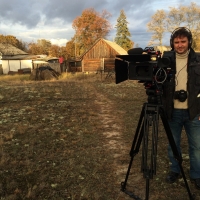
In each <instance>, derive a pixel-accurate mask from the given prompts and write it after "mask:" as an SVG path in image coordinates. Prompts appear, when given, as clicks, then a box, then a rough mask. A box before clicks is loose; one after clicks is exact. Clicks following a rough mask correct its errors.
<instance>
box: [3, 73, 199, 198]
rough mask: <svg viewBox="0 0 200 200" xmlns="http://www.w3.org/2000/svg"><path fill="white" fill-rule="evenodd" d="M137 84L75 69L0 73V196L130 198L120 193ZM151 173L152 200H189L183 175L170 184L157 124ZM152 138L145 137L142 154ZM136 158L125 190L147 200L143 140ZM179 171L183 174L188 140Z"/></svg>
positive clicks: (139, 96) (135, 116)
mask: <svg viewBox="0 0 200 200" xmlns="http://www.w3.org/2000/svg"><path fill="white" fill-rule="evenodd" d="M146 99H147V96H146V94H145V89H144V87H143V85H142V84H139V83H137V82H135V81H126V82H123V83H120V84H115V82H114V79H112V77H110V78H109V79H107V80H105V79H104V77H103V79H102V78H101V77H100V76H99V75H98V74H97V75H92V76H91V75H86V74H85V75H81V76H80V75H76V74H75V75H74V76H73V77H70V78H65V79H61V80H57V81H22V80H15V81H9V80H5V79H3V80H1V78H0V116H1V117H0V157H1V160H0V197H1V198H0V199H1V200H21V199H27V200H28V199H37V200H45V199H48V200H129V199H131V197H130V196H129V195H127V194H125V193H124V192H122V191H121V182H124V180H125V177H126V173H127V169H128V165H129V162H130V159H131V157H130V155H129V152H130V150H131V146H132V142H133V139H134V135H135V130H136V127H137V124H138V120H139V116H140V113H141V109H142V105H143V103H144V102H146ZM158 127H159V133H158V140H157V148H158V149H157V152H158V153H157V161H156V175H154V176H153V179H150V184H149V199H150V200H161V199H163V200H174V199H177V200H186V199H189V197H188V193H187V189H186V187H185V184H184V181H183V179H180V180H179V181H178V182H177V183H174V184H168V183H166V182H165V177H166V175H167V173H168V167H169V161H168V158H167V144H168V140H167V137H166V133H165V131H164V128H163V126H162V123H161V122H159V126H158ZM151 142H152V139H149V144H150V145H149V147H148V150H147V152H148V154H149V153H150V152H151V149H152V146H151ZM139 147H140V148H139V153H138V154H137V155H136V156H135V157H134V160H133V163H132V166H131V171H130V175H129V177H128V180H127V185H126V189H127V191H130V192H131V193H133V194H134V195H136V196H138V197H139V198H136V199H145V194H146V180H147V179H145V178H144V177H143V175H144V174H143V173H142V172H141V154H142V145H141V146H139ZM182 149H183V169H184V172H185V175H186V178H187V182H188V185H189V187H190V190H191V193H192V194H194V195H195V196H196V199H197V200H198V199H199V200H200V191H199V190H197V189H195V187H194V185H193V184H192V183H191V182H190V180H189V173H188V171H189V157H188V152H187V149H188V146H187V138H186V136H185V134H184V132H183V138H182Z"/></svg>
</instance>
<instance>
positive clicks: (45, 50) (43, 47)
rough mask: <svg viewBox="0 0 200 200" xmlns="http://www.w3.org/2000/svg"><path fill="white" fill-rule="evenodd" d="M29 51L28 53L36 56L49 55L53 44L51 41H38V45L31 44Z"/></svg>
mask: <svg viewBox="0 0 200 200" xmlns="http://www.w3.org/2000/svg"><path fill="white" fill-rule="evenodd" d="M28 46H29V50H28V52H29V53H31V54H34V55H37V54H45V55H49V49H50V47H51V42H50V41H49V40H45V39H40V40H37V43H34V42H32V43H29V45H28Z"/></svg>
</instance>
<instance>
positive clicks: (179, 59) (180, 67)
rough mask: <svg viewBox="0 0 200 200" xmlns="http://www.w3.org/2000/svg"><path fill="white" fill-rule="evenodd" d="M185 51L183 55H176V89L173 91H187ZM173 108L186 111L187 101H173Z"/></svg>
mask: <svg viewBox="0 0 200 200" xmlns="http://www.w3.org/2000/svg"><path fill="white" fill-rule="evenodd" d="M188 54H189V51H187V52H186V53H185V54H178V53H176V88H175V91H178V90H185V91H187V62H188ZM174 108H178V109H187V108H188V100H187V99H186V100H185V102H180V101H179V100H178V99H174Z"/></svg>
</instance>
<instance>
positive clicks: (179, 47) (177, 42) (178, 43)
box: [173, 36, 189, 54]
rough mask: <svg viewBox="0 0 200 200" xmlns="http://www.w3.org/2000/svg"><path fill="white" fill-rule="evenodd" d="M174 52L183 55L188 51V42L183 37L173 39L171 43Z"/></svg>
mask: <svg viewBox="0 0 200 200" xmlns="http://www.w3.org/2000/svg"><path fill="white" fill-rule="evenodd" d="M173 44H174V50H175V51H176V52H177V53H179V54H184V53H186V52H187V51H188V46H189V41H188V38H187V37H185V36H179V37H176V38H174V41H173Z"/></svg>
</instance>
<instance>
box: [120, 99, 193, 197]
mask: <svg viewBox="0 0 200 200" xmlns="http://www.w3.org/2000/svg"><path fill="white" fill-rule="evenodd" d="M159 116H160V117H161V120H162V123H163V126H164V129H165V132H166V134H167V138H168V141H169V144H170V146H171V149H172V152H173V154H174V157H175V159H176V160H177V161H178V164H179V167H180V170H181V174H182V177H183V180H184V182H185V186H186V189H187V192H188V195H189V199H190V200H194V197H193V196H192V194H191V191H190V188H189V186H188V183H187V180H186V177H185V173H184V170H183V167H182V157H181V155H180V154H179V152H178V150H177V147H176V143H175V141H174V138H173V135H172V132H171V129H170V127H169V124H168V120H167V117H166V114H165V111H164V109H163V106H162V105H156V104H150V103H144V105H143V108H142V111H141V114H140V118H139V121H138V125H137V128H136V132H135V137H134V139H133V143H132V147H131V150H130V157H131V160H130V162H129V166H128V170H127V173H126V177H125V181H124V182H122V183H121V191H123V192H124V193H125V194H127V195H129V196H130V197H132V198H134V199H136V200H141V199H140V198H139V197H138V196H137V195H135V194H134V193H132V192H130V191H127V190H126V184H127V181H128V177H129V174H130V170H131V167H132V163H133V159H134V157H135V156H136V155H137V154H138V152H139V149H140V145H141V143H142V163H141V171H142V172H143V176H144V178H145V179H146V194H145V196H146V197H145V200H148V199H149V180H150V179H153V175H155V174H156V156H157V140H158V121H159ZM150 127H151V130H150ZM150 133H151V134H150ZM150 140H151V143H152V144H151V152H148V147H149V141H150Z"/></svg>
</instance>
